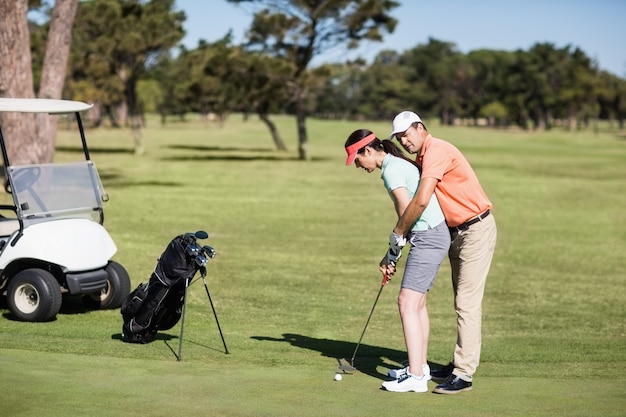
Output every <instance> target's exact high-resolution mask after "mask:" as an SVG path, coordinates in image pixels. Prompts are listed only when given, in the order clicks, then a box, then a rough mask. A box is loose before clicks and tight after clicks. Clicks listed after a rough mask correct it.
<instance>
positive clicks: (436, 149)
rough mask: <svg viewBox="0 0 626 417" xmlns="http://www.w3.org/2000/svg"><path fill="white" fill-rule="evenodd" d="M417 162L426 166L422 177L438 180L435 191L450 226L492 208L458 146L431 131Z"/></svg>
mask: <svg viewBox="0 0 626 417" xmlns="http://www.w3.org/2000/svg"><path fill="white" fill-rule="evenodd" d="M416 161H417V163H418V164H419V165H421V167H422V178H435V179H436V180H438V183H437V187H436V188H435V194H436V195H437V199H438V200H439V205H441V209H442V210H443V214H444V215H445V217H446V222H447V223H448V226H450V227H455V226H459V225H461V224H463V223H465V222H466V221H467V220H469V219H471V218H472V217H475V216H477V215H479V214H481V213H483V212H485V211H486V210H487V209H490V208H491V207H492V204H491V201H489V198H487V195H486V194H485V192H484V191H483V188H482V187H481V185H480V182H479V181H478V177H476V174H475V173H474V170H473V169H472V167H471V166H470V164H469V162H468V161H467V159H465V157H464V156H463V154H462V153H461V151H459V150H458V149H457V148H456V146H454V145H452V144H451V143H448V142H446V141H444V140H441V139H437V138H434V137H433V136H432V135H430V134H429V135H428V136H427V137H426V139H425V140H424V144H423V145H422V149H421V151H420V154H419V155H418V156H417V158H416Z"/></svg>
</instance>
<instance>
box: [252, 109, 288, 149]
mask: <svg viewBox="0 0 626 417" xmlns="http://www.w3.org/2000/svg"><path fill="white" fill-rule="evenodd" d="M259 117H260V118H261V120H263V122H264V123H265V124H266V125H267V128H268V129H269V130H270V133H271V135H272V139H274V145H276V149H278V150H279V151H286V150H287V146H285V142H283V140H282V138H281V137H280V133H279V132H278V129H277V128H276V125H275V124H274V122H272V121H271V120H270V118H269V116H268V114H267V112H261V111H259Z"/></svg>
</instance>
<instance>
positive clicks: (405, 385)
mask: <svg viewBox="0 0 626 417" xmlns="http://www.w3.org/2000/svg"><path fill="white" fill-rule="evenodd" d="M383 388H384V389H386V390H387V391H391V392H409V391H413V392H428V380H427V379H426V376H425V375H423V376H420V377H418V376H415V375H413V374H412V373H410V372H409V371H408V370H407V371H406V372H405V373H404V374H403V375H401V376H400V378H398V379H394V380H393V381H387V382H383Z"/></svg>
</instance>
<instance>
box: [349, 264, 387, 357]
mask: <svg viewBox="0 0 626 417" xmlns="http://www.w3.org/2000/svg"><path fill="white" fill-rule="evenodd" d="M387 282H389V276H388V275H385V276H384V277H383V282H381V284H380V289H379V290H378V295H376V300H374V305H373V306H372V310H371V311H370V315H369V317H368V318H367V321H366V322H365V327H364V328H363V332H361V337H360V338H359V342H358V343H357V344H356V348H355V349H354V353H353V354H352V360H351V361H350V365H351V366H352V367H353V368H354V358H355V357H356V352H357V350H359V346H361V341H362V340H363V335H364V334H365V330H366V329H367V325H368V324H369V323H370V319H371V318H372V314H373V313H374V309H375V308H376V303H378V299H379V298H380V293H382V292H383V288H385V285H386V284H387Z"/></svg>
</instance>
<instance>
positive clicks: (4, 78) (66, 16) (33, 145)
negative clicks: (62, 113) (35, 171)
mask: <svg viewBox="0 0 626 417" xmlns="http://www.w3.org/2000/svg"><path fill="white" fill-rule="evenodd" d="M77 6H78V0H56V2H55V4H54V8H53V9H52V13H51V18H50V29H49V30H48V37H47V42H46V50H45V57H44V61H43V65H42V67H41V68H42V71H41V80H40V82H39V94H38V96H39V97H40V98H56V99H58V98H61V93H62V91H63V85H64V82H65V73H66V67H67V60H68V56H69V50H70V39H71V31H72V25H73V21H74V16H75V14H76V8H77ZM27 12H28V1H27V0H18V1H1V2H0V16H2V19H3V21H2V24H0V62H2V66H1V67H0V68H1V70H0V96H2V97H24V98H32V97H35V92H34V82H33V72H32V64H31V54H30V39H29V31H28V24H27V16H26V14H27ZM56 122H57V119H56V118H55V117H49V116H48V115H44V114H42V115H37V116H30V117H23V115H20V116H19V117H18V116H17V115H12V114H4V115H3V116H2V124H3V129H4V131H5V132H6V134H7V136H15V137H21V138H23V139H22V140H20V141H15V142H13V141H12V142H9V143H7V148H8V149H7V152H8V153H9V154H10V156H11V158H12V160H13V161H14V162H15V163H17V164H29V163H45V162H51V161H52V159H53V157H54V144H55V138H56V132H57V125H56Z"/></svg>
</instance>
